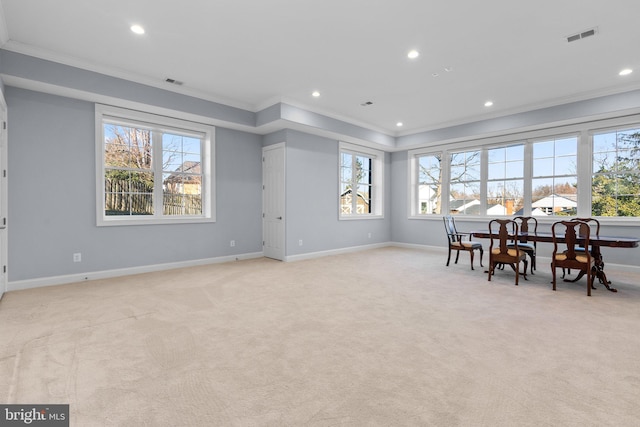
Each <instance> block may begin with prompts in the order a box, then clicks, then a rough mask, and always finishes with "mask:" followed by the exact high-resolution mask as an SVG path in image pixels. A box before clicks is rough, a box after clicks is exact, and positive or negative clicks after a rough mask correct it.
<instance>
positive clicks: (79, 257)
mask: <svg viewBox="0 0 640 427" xmlns="http://www.w3.org/2000/svg"><path fill="white" fill-rule="evenodd" d="M81 261H82V254H81V253H80V252H77V253H75V254H73V262H81Z"/></svg>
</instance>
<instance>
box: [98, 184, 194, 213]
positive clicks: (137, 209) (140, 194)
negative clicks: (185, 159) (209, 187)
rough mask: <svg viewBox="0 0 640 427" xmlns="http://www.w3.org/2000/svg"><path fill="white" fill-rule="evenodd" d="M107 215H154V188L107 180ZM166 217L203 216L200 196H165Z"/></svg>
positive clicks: (174, 194)
mask: <svg viewBox="0 0 640 427" xmlns="http://www.w3.org/2000/svg"><path fill="white" fill-rule="evenodd" d="M104 186H105V196H104V197H105V201H104V202H105V204H104V206H105V214H106V215H107V216H111V215H153V213H154V209H153V186H150V185H148V184H147V183H144V182H134V181H129V180H125V179H109V178H107V179H105V183H104ZM163 214H164V215H201V214H202V197H201V196H200V195H199V194H180V193H168V192H165V193H164V195H163Z"/></svg>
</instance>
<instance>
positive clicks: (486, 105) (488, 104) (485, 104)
mask: <svg viewBox="0 0 640 427" xmlns="http://www.w3.org/2000/svg"><path fill="white" fill-rule="evenodd" d="M492 105H493V101H487V102H485V103H484V106H485V107H491V106H492Z"/></svg>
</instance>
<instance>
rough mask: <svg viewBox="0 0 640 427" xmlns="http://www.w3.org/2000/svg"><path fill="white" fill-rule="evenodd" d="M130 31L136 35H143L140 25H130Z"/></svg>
mask: <svg viewBox="0 0 640 427" xmlns="http://www.w3.org/2000/svg"><path fill="white" fill-rule="evenodd" d="M131 31H133V32H134V33H136V34H144V28H142V26H141V25H137V24H136V25H132V26H131Z"/></svg>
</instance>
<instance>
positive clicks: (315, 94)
mask: <svg viewBox="0 0 640 427" xmlns="http://www.w3.org/2000/svg"><path fill="white" fill-rule="evenodd" d="M311 96H313V97H314V98H317V97H319V96H320V92H318V91H317V90H314V91H313V92H312V93H311Z"/></svg>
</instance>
